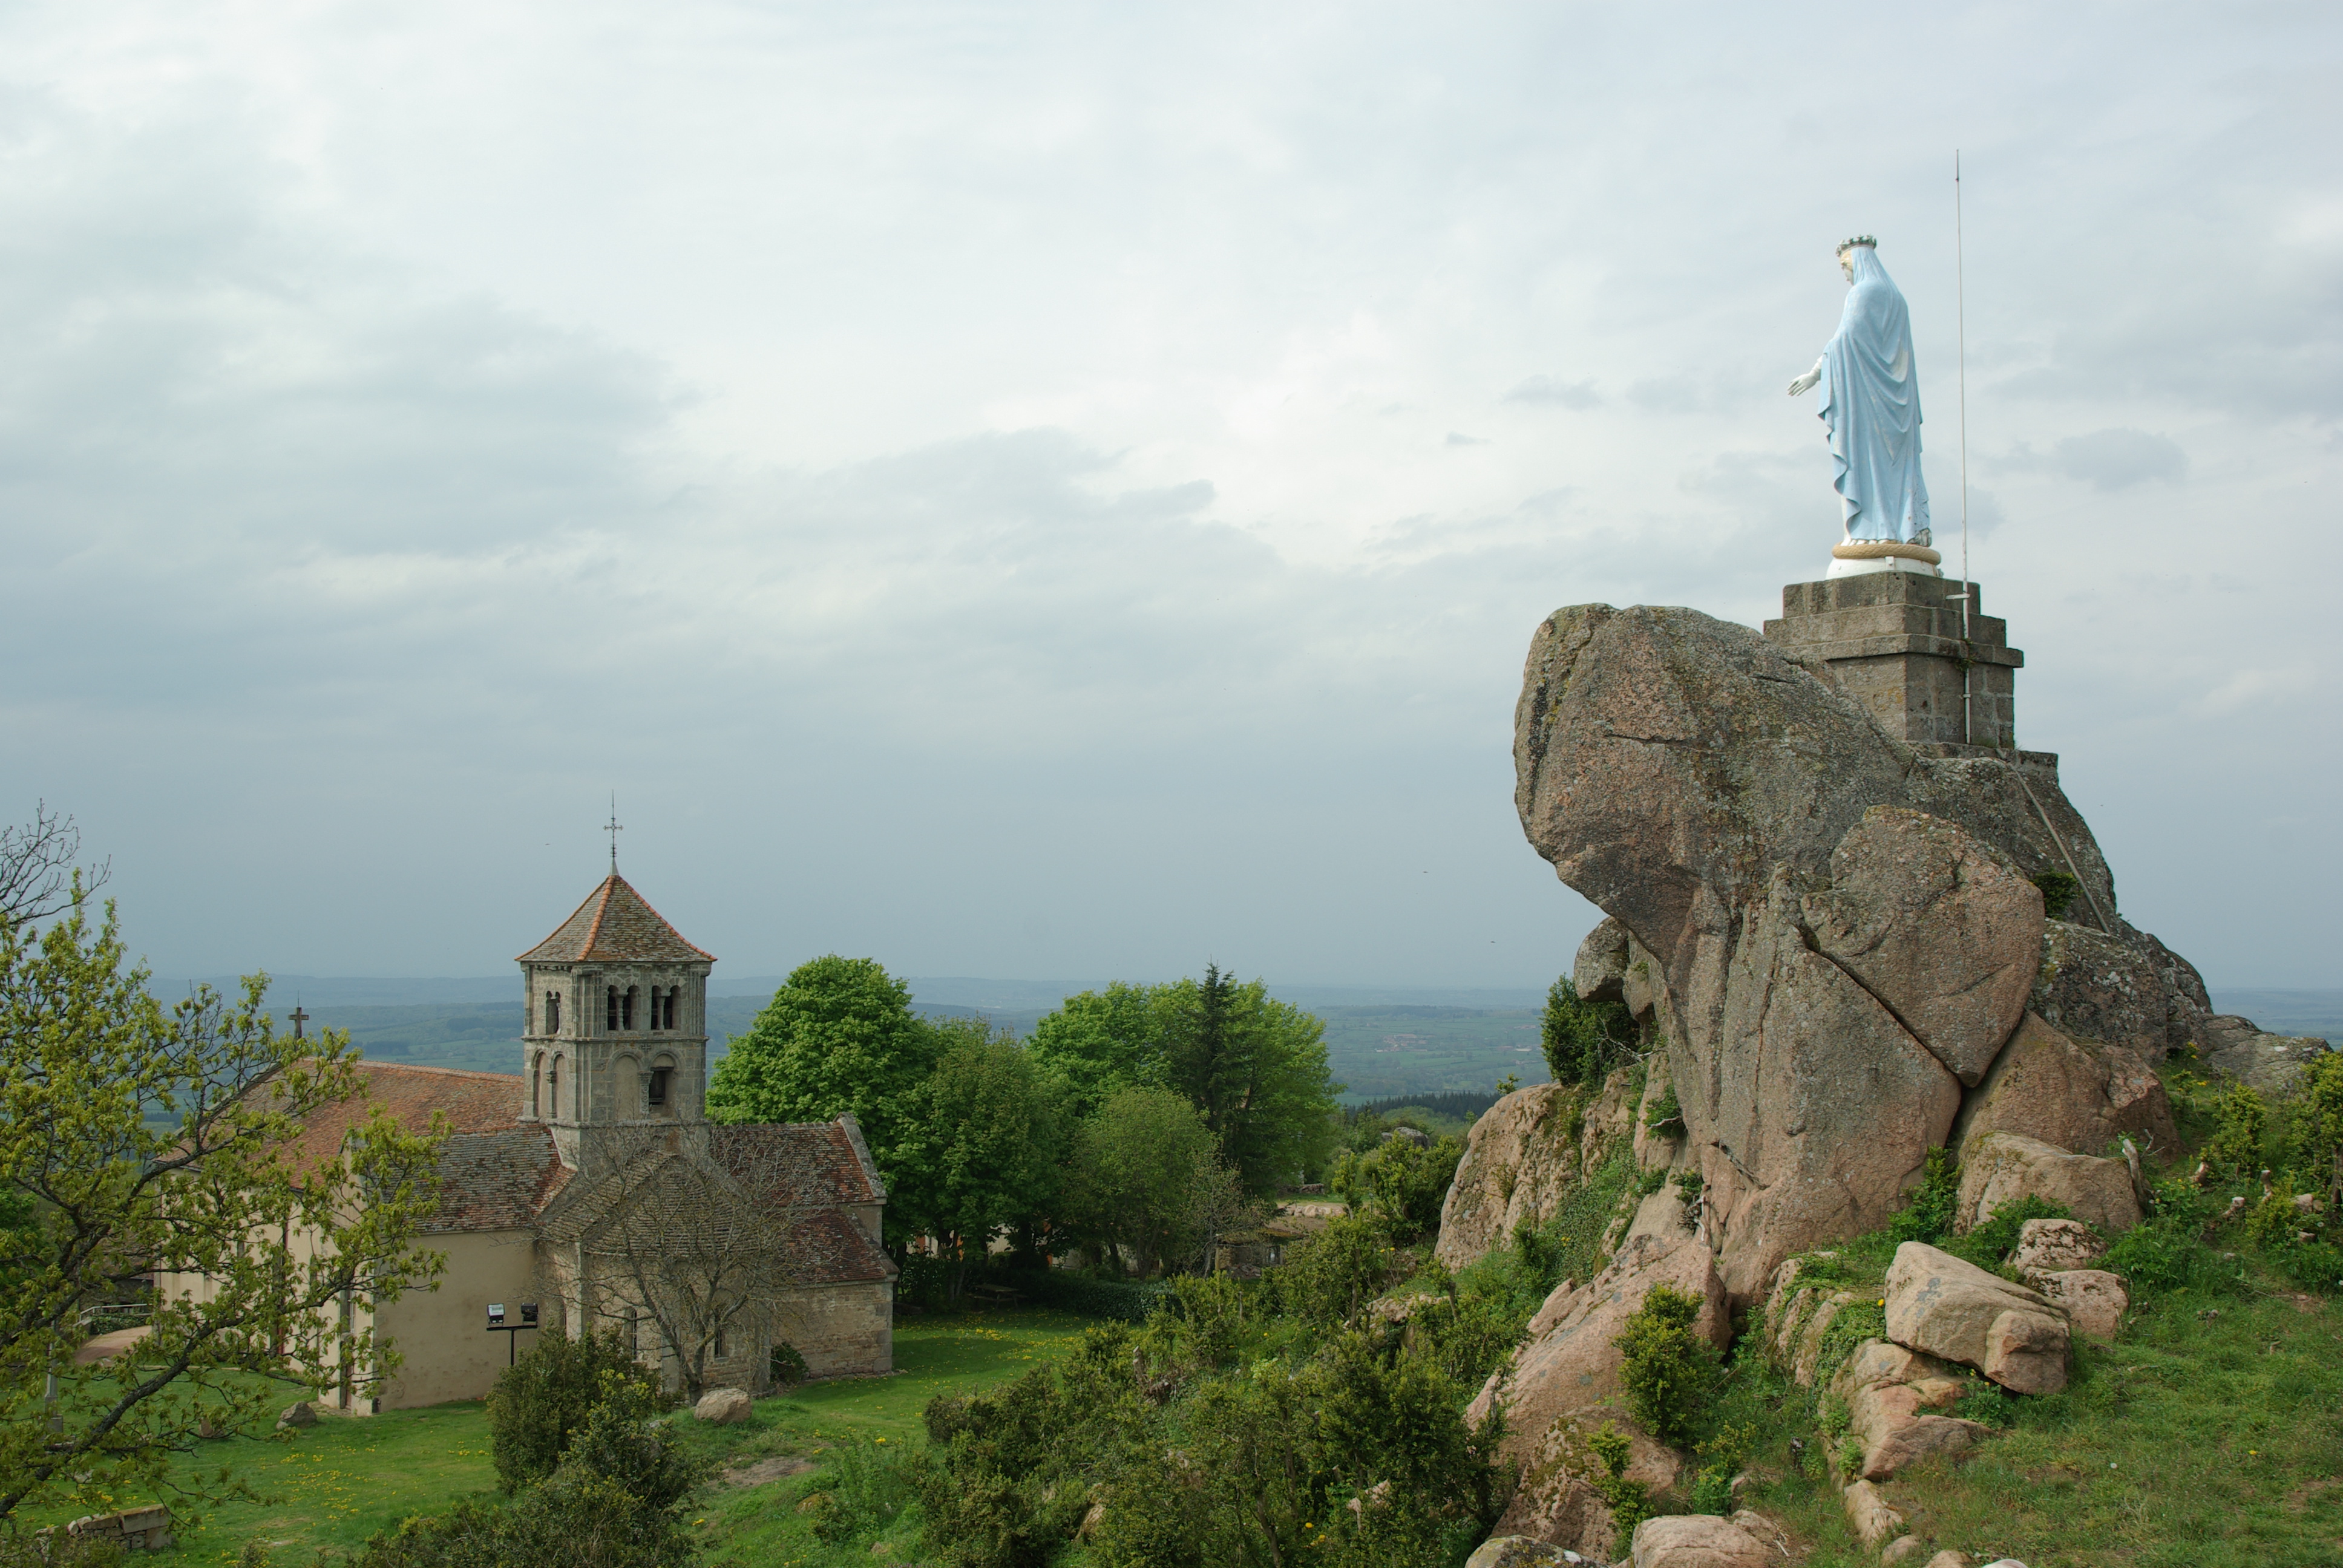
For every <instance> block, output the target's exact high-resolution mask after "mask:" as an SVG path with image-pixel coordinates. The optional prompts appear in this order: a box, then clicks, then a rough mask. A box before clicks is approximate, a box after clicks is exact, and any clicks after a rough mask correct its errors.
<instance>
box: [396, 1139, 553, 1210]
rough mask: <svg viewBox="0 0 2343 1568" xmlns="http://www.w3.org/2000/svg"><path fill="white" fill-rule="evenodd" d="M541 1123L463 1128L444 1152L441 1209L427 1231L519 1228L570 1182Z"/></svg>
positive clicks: (441, 1163)
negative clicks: (489, 1128)
mask: <svg viewBox="0 0 2343 1568" xmlns="http://www.w3.org/2000/svg"><path fill="white" fill-rule="evenodd" d="M569 1174H570V1172H569V1167H568V1166H567V1165H564V1164H563V1163H562V1162H561V1156H560V1155H559V1154H558V1153H557V1152H555V1151H554V1147H553V1134H552V1132H551V1131H548V1129H547V1128H546V1127H544V1126H543V1125H542V1124H539V1125H537V1126H530V1127H516V1128H514V1129H512V1130H511V1131H507V1132H459V1133H458V1134H456V1135H455V1136H454V1137H452V1138H450V1139H448V1140H447V1142H446V1143H445V1144H444V1145H443V1146H441V1148H440V1151H439V1211H438V1212H437V1214H435V1215H434V1216H432V1218H431V1219H429V1220H427V1221H425V1222H424V1226H423V1228H424V1229H425V1230H426V1231H520V1230H526V1229H528V1227H529V1226H531V1225H533V1224H535V1223H536V1222H537V1214H538V1210H540V1209H542V1208H544V1207H545V1205H546V1204H547V1203H548V1202H549V1201H552V1199H553V1197H554V1195H555V1194H556V1193H558V1192H559V1191H561V1189H562V1188H563V1187H565V1186H567V1185H568V1182H569Z"/></svg>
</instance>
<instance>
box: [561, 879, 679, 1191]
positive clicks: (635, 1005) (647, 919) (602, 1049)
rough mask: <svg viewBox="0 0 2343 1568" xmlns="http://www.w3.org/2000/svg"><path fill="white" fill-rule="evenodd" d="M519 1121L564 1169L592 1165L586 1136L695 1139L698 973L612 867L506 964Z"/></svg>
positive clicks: (673, 934) (675, 937)
mask: <svg viewBox="0 0 2343 1568" xmlns="http://www.w3.org/2000/svg"><path fill="white" fill-rule="evenodd" d="M516 961H517V962H518V963H519V965H520V970H521V977H522V988H523V990H522V1000H523V1003H524V1008H525V1013H524V1022H523V1023H522V1025H521V1035H522V1040H521V1108H520V1114H521V1120H522V1121H541V1122H543V1123H545V1124H546V1125H547V1126H548V1128H550V1129H551V1130H552V1132H553V1141H554V1146H555V1147H556V1148H557V1149H558V1150H559V1151H560V1153H561V1158H562V1161H563V1162H564V1163H566V1164H568V1166H569V1167H570V1168H571V1169H573V1170H578V1169H581V1168H582V1167H583V1166H585V1165H587V1164H592V1163H596V1162H597V1161H596V1155H595V1147H596V1145H597V1143H598V1142H608V1141H610V1140H597V1139H596V1138H594V1137H593V1136H592V1134H593V1133H595V1132H597V1131H603V1130H619V1129H623V1130H627V1131H631V1132H635V1133H637V1134H640V1133H645V1132H649V1133H654V1134H655V1133H656V1132H657V1131H658V1130H659V1128H661V1127H666V1128H668V1129H669V1130H670V1131H677V1132H681V1131H684V1130H686V1129H689V1130H692V1131H697V1130H698V1129H699V1128H700V1127H701V1126H702V1125H703V1124H704V1123H705V1122H706V1121H707V1111H708V971H709V968H710V967H711V966H712V965H714V963H715V962H716V960H715V957H714V955H712V954H709V953H706V952H703V951H701V950H699V949H698V948H696V947H694V946H692V945H691V944H690V943H689V942H688V941H686V940H683V938H682V936H681V935H680V934H679V933H678V932H677V930H676V929H675V928H674V927H673V926H670V925H669V924H668V923H667V922H666V921H665V920H661V919H660V918H659V911H658V910H654V909H652V908H651V907H650V905H649V904H648V903H646V902H644V901H643V896H642V895H641V894H640V893H638V892H636V891H635V890H634V889H633V888H631V887H629V886H628V884H627V880H626V879H625V878H623V877H621V876H619V875H618V869H617V867H616V866H615V865H613V867H612V868H611V871H610V874H609V876H608V877H607V878H605V879H603V881H602V885H601V886H600V887H598V888H597V889H595V890H594V891H593V892H591V893H590V894H588V896H587V899H586V901H585V902H584V903H582V904H580V905H578V910H577V912H576V913H575V914H572V915H571V916H570V917H569V918H568V920H564V921H562V922H561V925H560V928H559V929H558V930H556V931H555V932H554V933H553V934H552V935H551V936H549V937H548V938H546V939H545V940H543V941H541V942H539V943H538V944H537V946H535V947H533V948H531V949H529V950H528V951H527V952H525V953H523V954H521V955H520V957H519V959H518V960H516Z"/></svg>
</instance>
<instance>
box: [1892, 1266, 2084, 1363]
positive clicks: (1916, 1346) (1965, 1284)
mask: <svg viewBox="0 0 2343 1568" xmlns="http://www.w3.org/2000/svg"><path fill="white" fill-rule="evenodd" d="M1886 1302H1887V1337H1888V1338H1889V1339H1891V1340H1894V1341H1895V1342H1896V1343H1897V1344H1899V1345H1902V1346H1903V1347H1905V1348H1906V1350H1915V1351H1920V1352H1924V1353H1926V1354H1928V1355H1932V1356H1938V1357H1941V1358H1943V1359H1944V1360H1946V1361H1948V1362H1959V1363H1961V1364H1962V1365H1963V1366H1968V1367H1975V1368H1976V1370H1977V1371H1979V1372H1983V1373H1984V1374H1985V1375H1986V1376H1987V1377H1989V1378H1991V1379H1992V1380H1993V1381H1994V1382H1997V1383H1999V1384H2001V1386H2002V1387H2004V1388H2006V1389H2008V1390H2010V1391H2011V1392H2015V1393H2056V1392H2058V1391H2059V1390H2060V1389H2062V1388H2065V1387H2066V1351H2067V1344H2068V1334H2067V1329H2066V1314H2064V1313H2063V1312H2059V1310H2058V1309H2057V1308H2056V1307H2055V1306H2053V1305H2052V1304H2051V1303H2050V1302H2049V1301H2048V1300H2047V1299H2046V1298H2045V1297H2043V1296H2042V1295H2041V1294H2039V1293H2038V1292H2034V1291H2029V1290H2027V1289H2026V1287H2025V1286H2023V1285H2014V1284H2012V1283H2010V1282H2008V1281H2007V1280H2005V1279H2003V1278H2002V1277H2001V1276H2000V1275H1998V1274H1989V1273H1987V1272H1986V1271H1984V1270H1983V1269H1980V1268H1978V1267H1977V1266H1976V1264H1975V1263H1971V1262H1966V1261H1963V1260H1961V1259H1959V1258H1956V1257H1954V1256H1953V1255H1952V1254H1951V1253H1950V1252H1946V1251H1940V1250H1938V1249H1937V1248H1935V1247H1931V1246H1928V1245H1926V1244H1925V1243H1923V1242H1919V1241H1906V1242H1905V1243H1904V1244H1903V1245H1902V1246H1900V1247H1898V1248H1896V1261H1894V1262H1892V1263H1890V1264H1889V1265H1888V1267H1887V1297H1886Z"/></svg>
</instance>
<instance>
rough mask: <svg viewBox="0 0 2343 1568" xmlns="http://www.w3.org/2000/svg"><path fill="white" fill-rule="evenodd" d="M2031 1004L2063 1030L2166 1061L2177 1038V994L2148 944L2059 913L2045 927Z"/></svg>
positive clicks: (2054, 1026) (2148, 1058)
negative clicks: (2060, 917) (2174, 1013)
mask: <svg viewBox="0 0 2343 1568" xmlns="http://www.w3.org/2000/svg"><path fill="white" fill-rule="evenodd" d="M2149 940H2153V939H2149ZM2157 947H2158V948H2159V949H2161V948H2162V947H2163V944H2162V943H2161V942H2158V943H2157ZM2189 973H2190V975H2191V976H2192V977H2193V976H2194V975H2195V973H2196V971H2195V970H2189ZM2026 1006H2027V1007H2028V1008H2029V1009H2030V1010H2033V1011H2034V1012H2035V1013H2036V1014H2038V1015H2039V1016H2040V1017H2041V1018H2042V1020H2044V1021H2045V1022H2046V1023H2048V1024H2049V1025H2050V1026H2051V1027H2052V1028H2054V1029H2056V1030H2058V1031H2059V1032H2060V1033H2062V1034H2066V1035H2079V1036H2081V1037H2082V1038H2084V1039H2087V1040H2100V1041H2103V1042H2104V1043H2106V1044H2108V1045H2116V1046H2121V1047H2123V1048H2124V1049H2125V1050H2129V1051H2132V1052H2134V1053H2135V1054H2137V1055H2138V1056H2140V1057H2142V1058H2144V1059H2145V1060H2148V1061H2161V1060H2164V1053H2165V1051H2166V1050H2167V1049H2168V1048H2169V1047H2170V1046H2171V1045H2172V1043H2173V1041H2172V1039H2171V1034H2170V1030H2169V1024H2170V1021H2171V1014H2172V998H2171V994H2170V991H2169V990H2168V989H2167V984H2166V981H2165V979H2164V977H2163V976H2162V975H2160V974H2158V973H2157V966H2156V964H2155V962H2154V961H2153V960H2152V959H2151V958H2150V957H2149V955H2148V953H2147V951H2146V950H2144V948H2143V946H2141V945H2136V944H2135V943H2133V942H2129V941H2126V940H2122V939H2121V938H2119V937H2114V936H2109V935H2108V934H2107V933H2106V932H2104V931H2099V930H2093V929H2091V928H2090V927H2088V926H2085V925H2079V924H2076V923H2074V922H2071V921H2067V920H2052V921H2050V922H2049V923H2048V925H2047V927H2046V930H2044V932H2043V936H2042V954H2041V964H2040V968H2039V969H2038V970H2037V971H2036V975H2035V980H2034V985H2033V988H2032V991H2031V994H2030V995H2029V996H2028V998H2027V1000H2026Z"/></svg>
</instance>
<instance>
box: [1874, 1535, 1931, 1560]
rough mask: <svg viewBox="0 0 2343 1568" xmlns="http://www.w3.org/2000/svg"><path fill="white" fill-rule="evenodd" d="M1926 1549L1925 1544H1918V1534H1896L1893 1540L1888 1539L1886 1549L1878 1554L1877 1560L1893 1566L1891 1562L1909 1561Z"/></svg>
mask: <svg viewBox="0 0 2343 1568" xmlns="http://www.w3.org/2000/svg"><path fill="white" fill-rule="evenodd" d="M1926 1550H1927V1548H1926V1546H1923V1545H1921V1544H1920V1538H1919V1537H1918V1536H1916V1535H1898V1536H1897V1537H1896V1539H1895V1540H1893V1541H1890V1542H1889V1543H1887V1550H1885V1552H1882V1553H1880V1554H1879V1561H1880V1562H1882V1563H1887V1564H1889V1565H1890V1568H1893V1564H1895V1563H1909V1562H1910V1561H1911V1560H1912V1559H1913V1558H1915V1557H1917V1556H1918V1555H1920V1553H1923V1552H1926Z"/></svg>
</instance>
